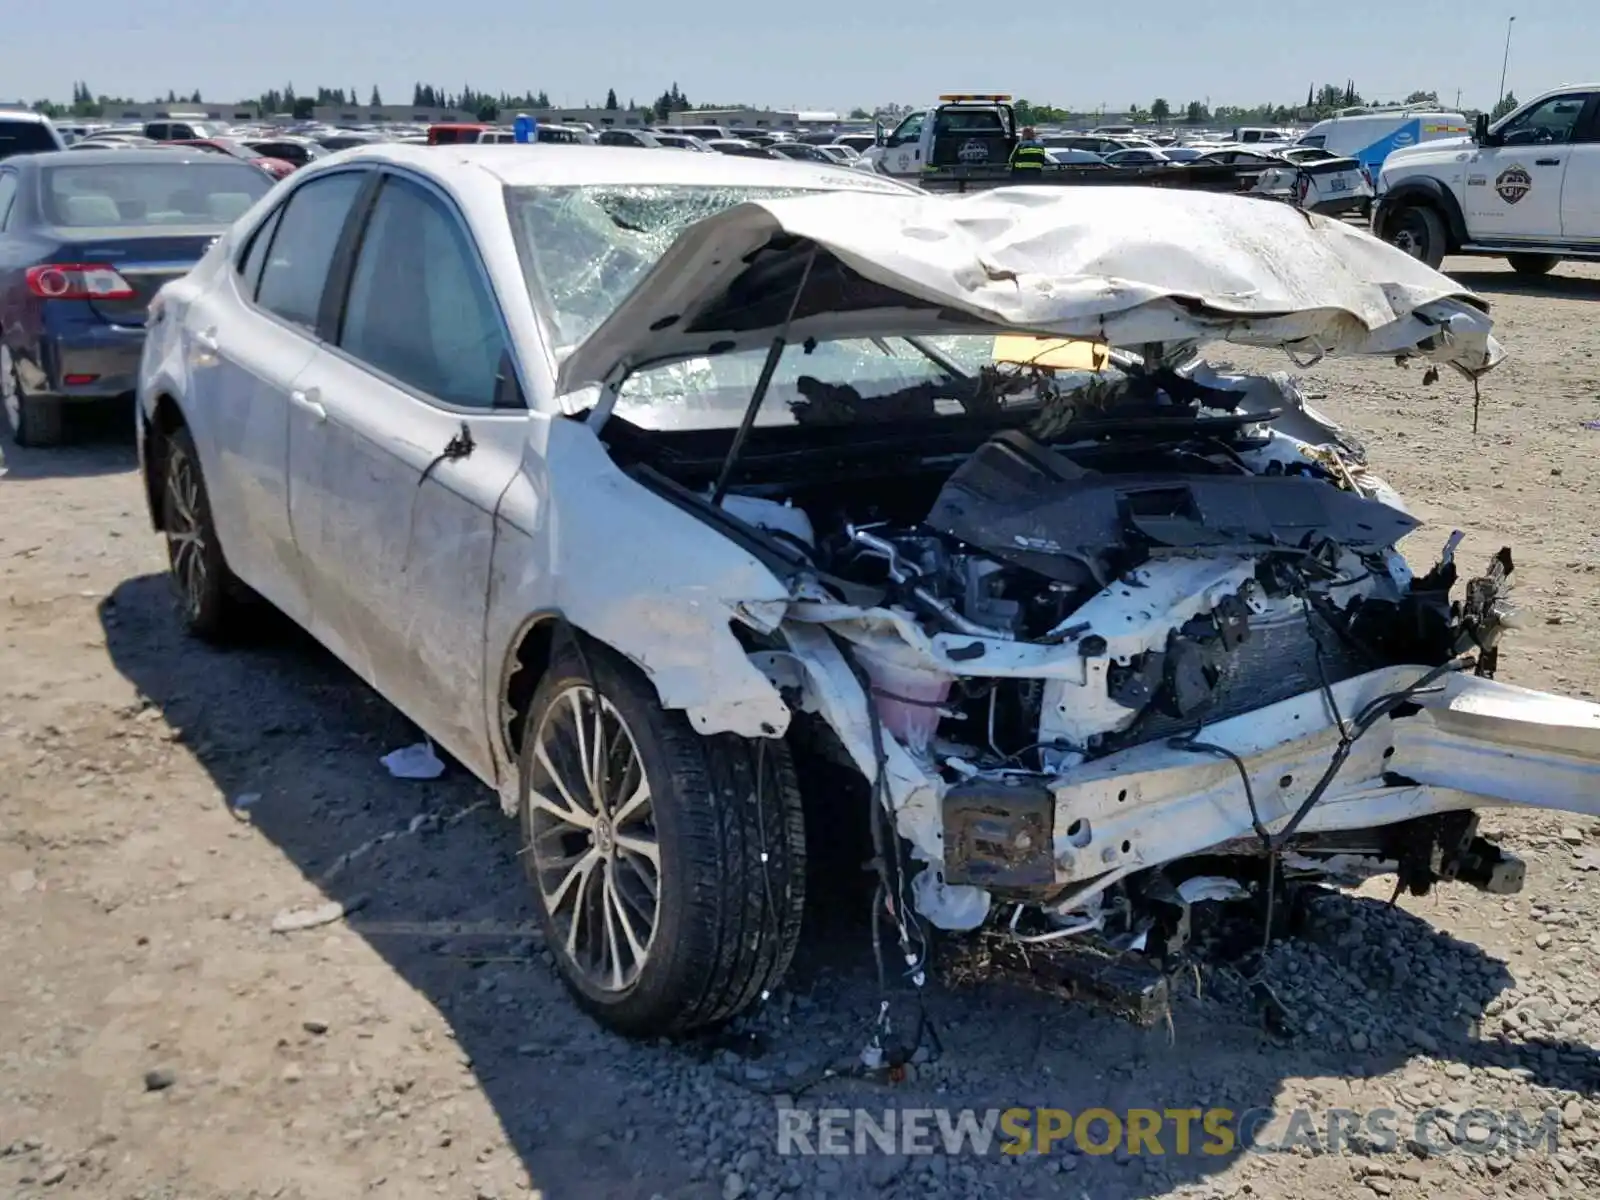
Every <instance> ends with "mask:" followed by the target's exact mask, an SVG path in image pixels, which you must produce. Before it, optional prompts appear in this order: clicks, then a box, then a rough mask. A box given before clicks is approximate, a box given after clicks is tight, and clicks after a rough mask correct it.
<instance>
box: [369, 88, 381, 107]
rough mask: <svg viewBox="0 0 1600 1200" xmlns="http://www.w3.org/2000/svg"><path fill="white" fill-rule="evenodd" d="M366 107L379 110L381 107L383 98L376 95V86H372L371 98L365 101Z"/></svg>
mask: <svg viewBox="0 0 1600 1200" xmlns="http://www.w3.org/2000/svg"><path fill="white" fill-rule="evenodd" d="M367 106H368V107H369V108H381V107H382V106H383V97H382V96H381V95H379V94H378V85H377V84H373V85H372V97H371V98H370V99H369V100H368V101H367Z"/></svg>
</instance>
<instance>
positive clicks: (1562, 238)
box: [1372, 83, 1600, 275]
mask: <svg viewBox="0 0 1600 1200" xmlns="http://www.w3.org/2000/svg"><path fill="white" fill-rule="evenodd" d="M1372 231H1373V232H1374V233H1375V234H1377V235H1378V236H1379V237H1381V238H1383V239H1384V240H1385V241H1388V242H1392V243H1394V244H1395V245H1396V246H1399V247H1400V248H1401V249H1403V250H1405V251H1407V252H1409V253H1410V254H1412V255H1414V256H1415V257H1417V258H1420V259H1422V260H1423V261H1424V262H1425V263H1427V264H1428V265H1429V266H1431V267H1437V266H1438V265H1439V262H1440V260H1441V259H1443V258H1444V256H1445V255H1446V254H1479V255H1496V256H1500V255H1503V256H1504V257H1505V258H1506V259H1507V260H1508V261H1509V262H1510V263H1511V266H1512V269H1513V270H1515V271H1517V272H1519V273H1521V274H1524V275H1543V274H1545V273H1546V272H1548V271H1550V270H1551V269H1552V268H1554V267H1555V265H1556V264H1557V263H1559V262H1561V261H1562V260H1563V259H1568V258H1573V259H1592V260H1600V83H1595V84H1585V85H1581V86H1568V87H1562V88H1557V89H1556V90H1554V91H1551V92H1547V93H1545V94H1544V95H1542V96H1540V97H1538V98H1537V99H1535V100H1532V101H1530V102H1528V103H1527V104H1524V105H1522V107H1520V108H1518V109H1516V110H1514V111H1513V112H1511V113H1509V114H1507V115H1506V116H1505V117H1503V118H1501V120H1499V121H1497V122H1496V123H1495V124H1494V125H1492V126H1491V125H1490V124H1489V122H1488V120H1487V118H1486V117H1483V116H1480V117H1479V118H1478V124H1477V128H1476V130H1475V131H1474V132H1473V134H1472V136H1470V137H1464V138H1452V139H1448V140H1441V141H1436V142H1429V143H1427V144H1426V145H1421V146H1413V147H1409V148H1406V149H1400V150H1396V151H1394V152H1393V153H1391V154H1390V155H1389V157H1388V158H1387V159H1386V160H1385V161H1384V164H1383V169H1382V171H1381V172H1380V173H1379V175H1378V197H1377V201H1376V203H1375V204H1374V206H1373V213H1372Z"/></svg>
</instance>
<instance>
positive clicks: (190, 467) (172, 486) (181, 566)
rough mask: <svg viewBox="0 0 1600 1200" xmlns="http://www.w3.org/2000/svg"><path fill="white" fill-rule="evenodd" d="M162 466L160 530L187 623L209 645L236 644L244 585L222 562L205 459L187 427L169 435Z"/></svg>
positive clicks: (174, 585) (179, 602) (184, 619)
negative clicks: (202, 470) (203, 471)
mask: <svg viewBox="0 0 1600 1200" xmlns="http://www.w3.org/2000/svg"><path fill="white" fill-rule="evenodd" d="M162 466H163V471H162V482H161V528H162V531H163V532H164V533H165V534H166V536H167V559H168V561H169V562H170V563H171V566H172V582H173V587H174V588H175V590H176V591H177V597H178V608H179V611H180V612H181V614H182V616H183V623H184V625H185V627H186V628H187V629H188V630H189V632H190V633H192V634H194V635H195V636H196V637H198V638H201V639H202V640H204V641H208V642H226V641H231V640H232V639H233V638H234V637H236V636H237V635H238V634H239V632H240V627H241V620H240V612H239V610H240V608H241V607H242V604H243V601H242V595H241V594H242V591H243V585H242V584H240V583H239V581H238V580H237V579H235V578H234V575H233V572H232V571H230V570H229V569H228V564H227V562H226V561H225V560H224V559H223V556H222V543H221V542H220V541H218V539H217V530H216V526H215V525H213V524H212V520H211V500H210V498H209V497H208V496H207V494H206V481H205V477H204V476H203V475H202V474H201V473H200V455H199V452H198V451H197V450H196V449H195V444H194V438H193V437H192V436H191V435H190V433H189V431H188V430H187V429H185V428H183V427H182V426H180V427H179V428H177V429H175V430H173V431H172V433H170V434H168V435H167V437H166V439H165V445H164V447H163V452H162Z"/></svg>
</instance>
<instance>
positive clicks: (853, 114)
mask: <svg viewBox="0 0 1600 1200" xmlns="http://www.w3.org/2000/svg"><path fill="white" fill-rule="evenodd" d="M850 119H851V120H852V121H870V120H872V114H871V113H869V112H868V111H867V110H866V109H864V108H861V107H856V108H852V109H851V110H850Z"/></svg>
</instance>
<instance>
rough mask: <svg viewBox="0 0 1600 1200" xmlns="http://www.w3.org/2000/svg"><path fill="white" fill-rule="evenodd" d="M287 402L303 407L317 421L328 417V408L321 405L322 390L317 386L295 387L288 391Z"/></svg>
mask: <svg viewBox="0 0 1600 1200" xmlns="http://www.w3.org/2000/svg"><path fill="white" fill-rule="evenodd" d="M289 402H290V403H291V404H294V405H296V406H298V407H300V408H303V409H305V410H306V411H307V412H308V413H310V414H311V415H312V417H314V418H315V419H316V420H318V421H326V420H327V419H328V410H327V409H325V408H323V407H322V392H321V390H320V389H318V388H314V387H313V388H306V389H304V390H301V389H300V388H295V389H294V390H293V391H291V392H290V393H289Z"/></svg>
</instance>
